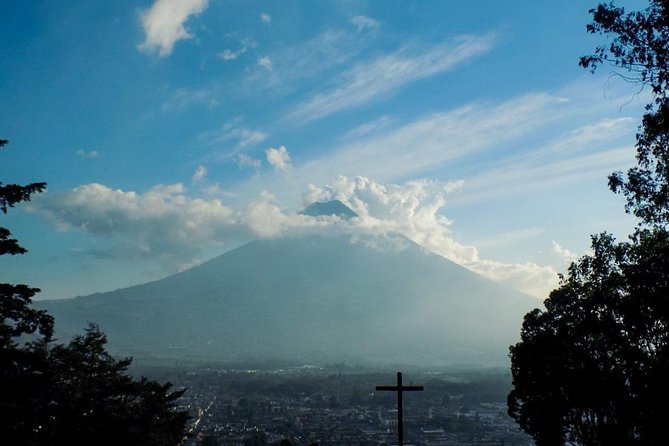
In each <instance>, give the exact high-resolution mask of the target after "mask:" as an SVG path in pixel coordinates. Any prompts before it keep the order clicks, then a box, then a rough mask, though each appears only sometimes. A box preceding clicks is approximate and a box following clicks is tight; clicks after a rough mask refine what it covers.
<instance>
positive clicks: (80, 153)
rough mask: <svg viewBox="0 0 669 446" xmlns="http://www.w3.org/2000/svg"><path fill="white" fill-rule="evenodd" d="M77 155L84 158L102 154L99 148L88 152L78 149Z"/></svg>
mask: <svg viewBox="0 0 669 446" xmlns="http://www.w3.org/2000/svg"><path fill="white" fill-rule="evenodd" d="M77 155H79V156H80V157H82V158H99V157H100V154H99V153H98V151H97V150H89V151H88V152H87V151H85V150H81V149H79V150H77Z"/></svg>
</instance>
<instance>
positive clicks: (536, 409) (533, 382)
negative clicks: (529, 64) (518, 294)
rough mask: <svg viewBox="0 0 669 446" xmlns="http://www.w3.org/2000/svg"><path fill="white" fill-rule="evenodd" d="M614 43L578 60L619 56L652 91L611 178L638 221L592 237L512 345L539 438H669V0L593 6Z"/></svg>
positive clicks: (517, 383)
mask: <svg viewBox="0 0 669 446" xmlns="http://www.w3.org/2000/svg"><path fill="white" fill-rule="evenodd" d="M591 13H592V17H593V21H592V23H591V24H590V25H588V27H587V30H588V32H590V33H592V34H599V35H604V36H607V37H608V38H609V39H610V41H609V42H608V44H607V45H603V46H600V47H597V48H596V50H595V54H593V55H590V56H585V57H582V58H581V62H580V64H581V65H582V66H583V67H585V68H590V69H592V70H595V69H596V68H597V67H599V66H601V65H603V64H610V65H613V66H614V67H616V68H618V69H619V70H622V74H621V75H622V76H624V77H625V78H626V79H627V80H628V81H630V82H637V83H639V85H640V86H641V87H642V88H643V87H647V88H650V90H651V92H652V97H653V100H652V102H651V103H649V104H648V105H647V106H646V112H645V114H644V116H643V120H642V123H641V125H640V127H639V131H638V133H637V137H636V150H637V154H636V158H637V166H636V167H634V168H632V169H630V170H629V171H628V172H627V173H625V174H624V173H622V172H615V173H613V174H612V175H611V176H610V177H609V186H610V188H611V190H612V191H613V192H615V193H621V194H623V195H624V196H625V198H626V201H627V204H626V211H627V212H628V213H633V214H634V215H635V216H636V217H638V226H637V227H636V228H635V229H634V231H633V232H632V234H631V235H630V236H629V240H627V241H625V242H617V241H616V240H614V238H613V237H612V236H611V235H610V234H607V233H603V234H599V235H595V236H593V237H592V251H593V252H592V254H590V255H586V256H584V257H582V258H581V259H580V260H579V261H578V262H575V263H573V264H572V265H571V267H570V268H569V272H568V274H567V275H566V276H564V277H561V284H560V287H559V288H558V289H556V290H554V291H553V292H552V293H551V294H550V297H549V298H548V299H547V300H546V301H545V307H546V309H545V310H544V311H542V310H535V311H533V312H531V313H529V314H527V315H526V316H525V321H524V323H523V327H522V332H521V342H519V343H518V344H516V345H515V346H512V347H511V360H512V374H513V380H514V382H513V383H514V389H513V391H512V392H511V393H510V395H509V398H508V405H509V414H510V415H511V416H512V417H513V418H515V419H516V420H517V422H518V423H519V424H520V426H521V427H522V428H523V429H524V430H525V431H527V432H528V433H529V434H531V435H532V436H533V437H534V439H535V441H536V442H537V444H538V445H539V446H544V445H563V444H565V442H569V443H570V444H580V445H605V444H626V445H634V444H638V445H655V444H666V429H665V420H666V419H667V418H668V417H669V381H667V379H666V377H667V376H669V230H668V226H669V98H668V97H667V92H668V87H669V63H668V62H669V2H666V1H659V0H652V1H651V2H650V6H649V7H648V8H647V9H645V10H642V11H633V12H625V10H624V9H623V8H618V7H616V6H614V5H613V4H600V5H599V6H598V7H597V8H594V9H592V10H591Z"/></svg>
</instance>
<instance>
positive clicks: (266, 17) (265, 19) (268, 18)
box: [260, 12, 272, 25]
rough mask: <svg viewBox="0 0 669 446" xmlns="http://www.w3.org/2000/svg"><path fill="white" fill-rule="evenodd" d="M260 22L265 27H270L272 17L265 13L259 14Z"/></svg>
mask: <svg viewBox="0 0 669 446" xmlns="http://www.w3.org/2000/svg"><path fill="white" fill-rule="evenodd" d="M260 21H261V22H263V23H264V24H266V25H270V24H271V23H272V17H271V16H270V15H269V14H267V13H266V12H262V13H260Z"/></svg>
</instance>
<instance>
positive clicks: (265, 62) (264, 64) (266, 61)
mask: <svg viewBox="0 0 669 446" xmlns="http://www.w3.org/2000/svg"><path fill="white" fill-rule="evenodd" d="M258 65H260V66H261V67H264V68H267V69H268V70H271V69H272V61H271V60H270V59H269V57H267V56H263V57H261V58H260V59H258Z"/></svg>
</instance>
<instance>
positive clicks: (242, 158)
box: [237, 153, 262, 171]
mask: <svg viewBox="0 0 669 446" xmlns="http://www.w3.org/2000/svg"><path fill="white" fill-rule="evenodd" d="M261 164H262V161H260V160H259V159H255V158H251V157H250V156H248V155H246V154H245V153H242V154H240V155H238V156H237V165H239V167H247V168H252V169H254V170H256V171H257V170H259V169H260V166H261Z"/></svg>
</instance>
